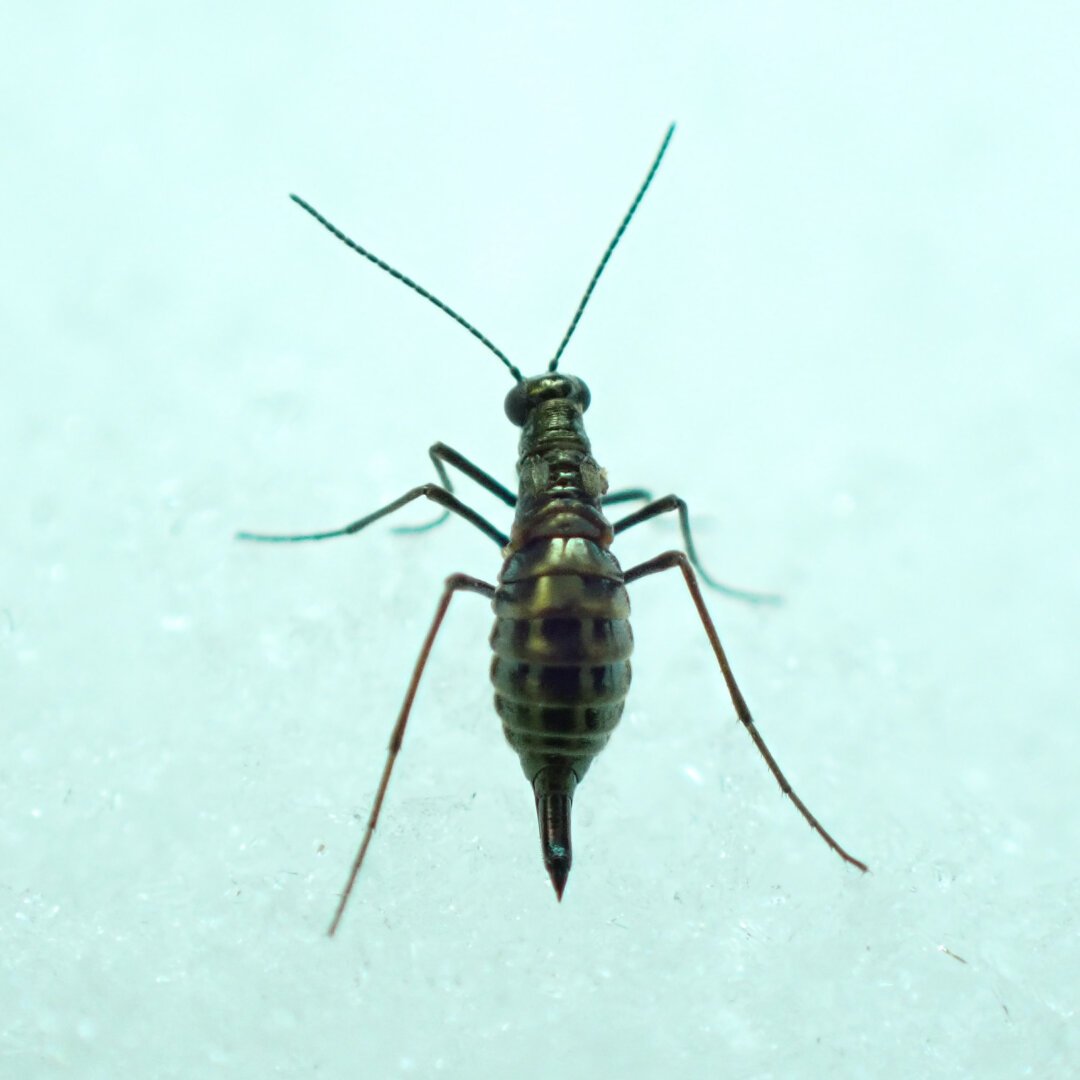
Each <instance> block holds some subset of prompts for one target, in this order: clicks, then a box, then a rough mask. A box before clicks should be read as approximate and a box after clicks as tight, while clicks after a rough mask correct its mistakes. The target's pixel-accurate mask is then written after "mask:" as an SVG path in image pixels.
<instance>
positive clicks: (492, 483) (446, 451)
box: [392, 442, 517, 533]
mask: <svg viewBox="0 0 1080 1080" xmlns="http://www.w3.org/2000/svg"><path fill="white" fill-rule="evenodd" d="M428 456H429V457H430V458H431V463H432V464H433V465H434V466H435V471H436V472H437V473H438V474H439V480H440V481H441V483H442V486H443V487H444V488H446V490H447V491H453V490H454V485H453V484H452V483H450V474H449V473H448V472H447V471H446V468H445V466H444V465H443V462H444V461H445V462H446V464H447V465H453V467H454V468H455V469H457V470H458V471H459V472H462V473H464V474H465V475H466V476H467V477H469V479H470V480H475V481H476V482H477V483H478V484H479V485H480V486H481V487H482V488H485V489H486V490H487V491H490V492H491V493H492V495H494V496H496V498H499V499H502V501H503V502H504V503H506V505H507V506H510V507H513V506H516V505H517V496H516V495H515V494H514V493H513V492H512V491H510V490H509V489H508V488H504V487H503V486H502V484H500V483H499V481H498V480H496V479H495V478H494V477H493V476H490V475H489V474H488V473H486V472H484V470H483V469H480V468H478V467H477V466H476V465H474V464H473V463H472V462H471V461H470V460H469V459H468V458H467V457H465V456H464V455H462V454H459V453H458V452H457V451H456V450H454V449H453V448H452V447H449V446H447V445H446V443H441V442H437V443H435V445H434V446H432V447H431V448H430V449H429V450H428ZM449 516H450V514H449V512H448V511H446V510H444V511H443V512H442V513H441V514H440V515H439V516H438V517H437V518H435V520H434V521H428V522H425V523H424V524H423V525H397V526H395V527H394V529H393V530H392V531H393V532H396V533H421V532H427V531H428V530H429V529H434V528H435V526H436V525H441V524H442V523H443V522H444V521H445V520H446V519H447V518H448V517H449Z"/></svg>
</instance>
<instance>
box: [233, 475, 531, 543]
mask: <svg viewBox="0 0 1080 1080" xmlns="http://www.w3.org/2000/svg"><path fill="white" fill-rule="evenodd" d="M421 496H423V497H424V498H425V499H430V500H431V501H432V502H436V503H438V504H439V505H440V506H442V507H444V508H445V509H446V510H447V511H453V512H454V513H455V514H457V515H459V516H460V517H463V518H464V519H465V520H466V521H467V522H468V523H469V524H470V525H475V526H476V528H478V529H479V530H480V531H481V532H482V533H483V534H484V535H485V536H489V537H490V538H491V539H492V540H494V541H495V543H496V544H498V545H499V547H500V548H503V547H506V545H507V544H508V543H509V542H510V538H509V537H508V536H507V535H506V534H505V533H503V532H500V531H499V530H498V529H496V528H495V526H494V525H492V524H491V522H490V521H488V520H487V519H486V518H482V517H481V516H480V515H479V514H478V513H477V512H476V511H475V510H473V509H472V508H471V507H469V506H466V505H465V504H464V503H463V502H461V501H460V500H459V499H457V498H456V497H455V496H453V495H451V494H450V492H449V491H446V490H445V489H444V488H441V487H439V485H438V484H421V485H420V487H416V488H413V489H412V491H406V492H405V494H404V495H402V496H401V498H400V499H395V500H394V501H393V502H392V503H388V504H387V505H386V506H384V507H383V508H382V509H381V510H376V511H375V512H374V513H373V514H368V515H367V517H362V518H360V520H359V521H354V522H353V523H352V524H351V525H346V526H345V527H344V528H341V529H331V530H330V531H329V532H318V533H305V534H301V535H298V536H291V535H290V536H276V535H268V534H266V533H250V532H239V533H237V534H236V539H237V540H258V541H261V542H263V543H270V544H295V543H299V542H301V541H305V540H330V539H332V538H333V537H335V536H351V535H352V534H353V533H358V532H359V531H360V530H361V529H366V528H367V527H368V526H369V525H370V524H372V522H375V521H378V520H379V518H383V517H386V515H387V514H392V513H393V512H394V511H395V510H400V509H401V507H403V506H404V505H405V504H406V503H410V502H412V501H413V499H419V498H420V497H421Z"/></svg>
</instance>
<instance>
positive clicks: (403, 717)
mask: <svg viewBox="0 0 1080 1080" xmlns="http://www.w3.org/2000/svg"><path fill="white" fill-rule="evenodd" d="M456 592H474V593H479V594H480V595H481V596H486V597H487V598H488V599H489V600H490V599H491V598H492V597H493V596H494V595H495V587H494V586H493V585H489V584H488V583H487V582H486V581H480V580H479V579H478V578H474V577H469V576H468V575H467V574H451V575H450V577H448V578H447V579H446V586H445V587H444V588H443V593H442V596H441V597H440V598H439V605H438V607H437V608H436V609H435V618H434V619H432V620H431V627H430V629H429V630H428V632H427V637H425V638H424V644H423V646H422V647H421V649H420V656H419V657H418V658H417V661H416V667H414V668H413V673H412V678H411V679H410V680H409V688H408V689H407V690H406V691H405V700H404V701H403V702H402V703H401V712H400V713H398V718H397V722H396V723H395V724H394V730H393V731H392V732H391V733H390V745H389V746H388V748H387V754H386V764H385V765H384V766H383V771H382V777H381V778H380V780H379V787H378V790H377V791H376V792H375V802H374V803H373V804H372V807H371V813H370V814H369V815H368V822H367V828H366V829H365V831H364V839H363V840H362V841H361V843H360V850H359V851H358V852H357V853H356V858H355V859H353V864H352V869H351V870H350V871H349V880H348V881H347V882H346V884H345V891H344V892H343V893H342V894H341V899H340V900H339V901H338V906H337V910H336V911H335V912H334V919H333V922H331V923H330V929H329V931H327V932H328V934H329V935H330V937H333V936H334V931H335V930H337V928H338V923H339V922H341V916H342V915H343V914H344V913H345V905H346V904H347V903H348V902H349V894H350V893H351V892H352V889H353V885H354V884H355V883H356V877H357V875H358V874H359V873H360V867H361V866H362V865H363V862H364V856H365V855H366V854H367V849H368V845H369V844H370V843H371V837H372V836H373V835H374V833H375V826H376V824H377V823H378V821H379V811H380V810H381V809H382V804H383V798H384V797H385V796H386V788H387V786H388V785H389V783H390V774H391V772H393V770H394V762H395V761H396V760H397V756H398V751H400V750H401V742H402V739H403V738H404V737H405V725H406V724H407V723H408V722H409V713H410V712H411V711H412V706H413V701H414V700H415V699H416V690H417V687H418V686H419V685H420V677H421V675H423V674H424V666H425V665H426V664H427V661H428V657H429V656H430V655H431V646H432V645H434V644H435V635H436V634H438V632H439V627H440V626H441V625H442V621H443V617H444V616H445V615H446V609H447V608H448V607H449V606H450V599H451V597H453V595H454V593H456Z"/></svg>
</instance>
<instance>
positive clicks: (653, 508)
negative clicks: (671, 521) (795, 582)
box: [613, 495, 782, 604]
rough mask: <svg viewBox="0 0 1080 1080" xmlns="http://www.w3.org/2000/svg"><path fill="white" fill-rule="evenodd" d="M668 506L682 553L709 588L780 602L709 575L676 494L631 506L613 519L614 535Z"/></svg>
mask: <svg viewBox="0 0 1080 1080" xmlns="http://www.w3.org/2000/svg"><path fill="white" fill-rule="evenodd" d="M671 510H678V512H679V530H680V531H681V532H682V538H683V544H685V545H686V554H687V555H689V556H690V562H691V563H692V564H693V567H694V569H695V570H696V571H697V572H698V573H699V574H700V575H701V580H702V581H704V582H705V584H706V585H708V586H709V588H711V589H715V590H716V591H717V592H722V593H724V595H725V596H730V597H732V598H733V599H735V600H745V601H746V602H747V603H749V604H779V603H781V602H782V598H781V597H780V596H778V595H777V594H776V593H760V592H748V591H747V590H746V589H735V588H732V587H731V586H730V585H724V584H722V583H721V582H719V581H717V580H716V579H715V578H713V577H710V575H709V573H708V572H707V571H706V569H705V567H703V566H702V565H701V559H699V558H698V553H697V549H696V548H695V547H694V541H693V538H692V537H691V536H690V513H689V511H688V510H687V508H686V503H685V502H683V500H682V499H680V498H679V497H678V495H665V496H664V497H663V498H662V499H657V500H656V501H655V502H651V503H649V505H648V506H643V507H642V508H641V509H640V510H635V511H634V513H632V514H629V515H628V516H627V517H624V518H622V519H621V520H619V521H616V522H615V524H614V526H613V528H614V529H615V535H616V536H618V535H619V533H621V532H625V531H626V530H627V529H630V528H633V526H635V525H640V524H641V523H642V522H643V521H648V520H649V519H650V518H654V517H657V516H659V515H660V514H666V513H668V512H669V511H671Z"/></svg>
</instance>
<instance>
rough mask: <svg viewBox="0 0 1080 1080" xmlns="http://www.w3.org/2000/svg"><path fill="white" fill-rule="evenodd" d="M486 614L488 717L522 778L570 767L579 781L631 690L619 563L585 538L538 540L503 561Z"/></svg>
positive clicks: (630, 639)
mask: <svg viewBox="0 0 1080 1080" xmlns="http://www.w3.org/2000/svg"><path fill="white" fill-rule="evenodd" d="M492 607H493V608H494V610H495V616H496V618H495V627H494V629H493V630H492V632H491V647H492V649H494V651H495V656H494V657H493V659H492V661H491V681H492V683H493V685H494V687H495V708H496V710H497V712H498V713H499V716H500V717H502V722H503V730H504V731H505V733H506V738H507V740H508V741H509V743H510V745H511V746H512V747H513V748H514V749H515V750H516V751H517V752H518V755H519V756H520V758H521V765H522V768H523V769H524V771H525V776H526V778H527V779H528V780H529V782H530V783H531V782H532V781H533V780H534V779H535V777H536V775H537V774H538V773H539V772H540V771H541V770H542V769H544V768H545V767H547V766H549V765H564V766H567V765H568V766H569V767H570V768H572V769H573V771H574V773H575V774H576V776H577V779H578V780H581V779H582V777H583V776H584V775H585V771H586V770H587V769H588V767H589V765H590V764H591V763H592V759H593V758H594V757H595V756H596V755H597V754H598V753H599V752H600V751H601V750H602V749H603V748H604V746H605V744H606V743H607V741H608V738H609V737H610V735H611V732H612V731H613V730H614V728H615V725H616V724H617V723H618V722H619V717H620V716H621V715H622V710H623V702H624V701H625V699H626V692H627V690H628V689H629V687H630V662H629V659H628V658H629V656H630V653H631V651H632V649H633V636H632V634H631V632H630V621H629V617H630V601H629V598H628V597H627V595H626V588H625V586H624V585H623V575H622V570H621V569H620V567H619V564H618V562H617V561H616V560H615V557H614V556H613V555H612V554H611V553H610V552H609V551H607V550H605V549H604V548H601V547H600V546H599V545H597V544H595V543H594V542H593V541H591V540H586V539H584V538H582V537H569V538H553V539H543V540H536V541H534V542H533V543H531V544H528V545H526V546H525V547H524V548H522V549H521V550H520V551H517V552H515V553H514V554H513V555H511V557H510V558H509V559H507V561H506V563H505V564H504V566H503V569H502V573H501V574H500V575H499V586H498V588H497V589H496V590H495V599H494V601H493V602H492Z"/></svg>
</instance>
